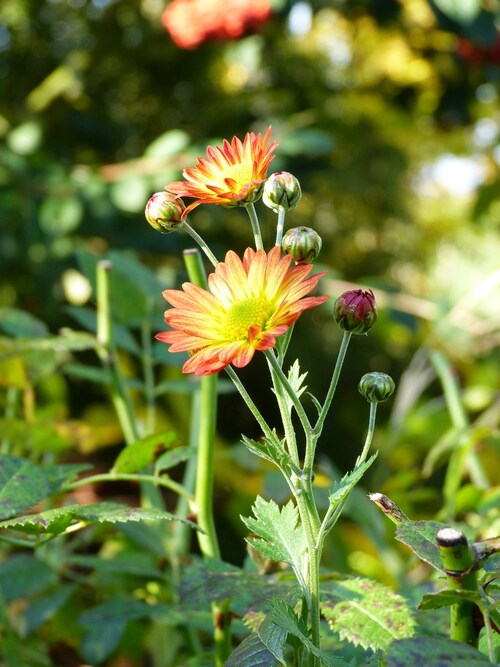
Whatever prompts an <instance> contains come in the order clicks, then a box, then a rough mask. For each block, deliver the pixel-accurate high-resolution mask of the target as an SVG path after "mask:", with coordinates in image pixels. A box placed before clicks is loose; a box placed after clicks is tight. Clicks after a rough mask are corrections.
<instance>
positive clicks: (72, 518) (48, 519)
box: [0, 502, 200, 535]
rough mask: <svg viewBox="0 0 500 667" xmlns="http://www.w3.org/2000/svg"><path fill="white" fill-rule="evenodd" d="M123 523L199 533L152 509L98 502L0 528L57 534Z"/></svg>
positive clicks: (3, 523) (12, 521)
mask: <svg viewBox="0 0 500 667" xmlns="http://www.w3.org/2000/svg"><path fill="white" fill-rule="evenodd" d="M127 521H180V522H181V523H185V524H187V525H189V526H191V528H195V529H197V530H200V528H198V527H197V526H196V525H195V524H194V523H192V522H191V521H187V520H186V519H180V518H178V517H176V516H175V515H173V514H170V512H165V511H164V510H159V509H155V508H142V507H128V506H127V505H122V504H120V503H113V502H102V503H93V504H90V505H66V506H65V507H56V508H54V509H50V510H46V511H45V512H40V513H38V514H28V515H26V516H21V517H16V518H14V519H8V520H6V521H1V522H0V528H10V529H15V530H19V531H21V532H23V533H28V534H32V535H41V534H50V535H60V534H61V533H64V532H65V531H66V530H67V529H68V528H69V527H70V526H72V527H73V526H76V525H77V524H81V527H82V528H83V527H84V526H85V525H87V524H89V523H123V522H127Z"/></svg>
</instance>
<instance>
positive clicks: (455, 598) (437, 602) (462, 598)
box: [418, 589, 481, 610]
mask: <svg viewBox="0 0 500 667" xmlns="http://www.w3.org/2000/svg"><path fill="white" fill-rule="evenodd" d="M458 602H474V604H479V603H480V602H481V596H480V595H479V593H478V592H477V591H467V590H463V589H457V590H445V591H439V592H438V593H426V594H425V595H424V596H423V597H422V600H421V602H420V604H419V605H418V608H419V609H423V610H428V609H440V608H441V607H449V606H450V605H452V604H457V603H458Z"/></svg>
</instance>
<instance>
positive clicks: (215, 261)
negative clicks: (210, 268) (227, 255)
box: [182, 221, 219, 266]
mask: <svg viewBox="0 0 500 667" xmlns="http://www.w3.org/2000/svg"><path fill="white" fill-rule="evenodd" d="M182 228H183V229H185V230H186V232H187V233H188V234H189V236H190V237H191V238H192V239H194V241H196V243H197V244H198V245H199V246H200V248H201V249H202V250H203V252H204V253H205V255H206V256H207V257H208V259H209V260H210V261H211V263H212V264H213V265H214V266H217V264H218V263H219V260H218V259H217V257H216V256H215V255H214V254H213V252H212V251H211V250H210V248H209V247H208V245H207V244H206V243H205V241H204V240H203V239H202V238H201V236H200V235H199V234H198V232H195V230H194V229H193V228H192V227H191V225H188V223H187V222H186V221H184V222H183V223H182Z"/></svg>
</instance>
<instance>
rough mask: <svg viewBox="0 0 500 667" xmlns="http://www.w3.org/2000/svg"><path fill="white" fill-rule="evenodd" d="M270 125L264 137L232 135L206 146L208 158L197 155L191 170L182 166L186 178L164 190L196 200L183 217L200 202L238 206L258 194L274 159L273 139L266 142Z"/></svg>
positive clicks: (269, 135) (249, 134)
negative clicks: (221, 143) (230, 139)
mask: <svg viewBox="0 0 500 667" xmlns="http://www.w3.org/2000/svg"><path fill="white" fill-rule="evenodd" d="M270 137H271V128H270V127H269V128H268V130H267V132H266V134H265V135H264V137H263V136H262V135H261V133H260V132H259V134H257V135H256V134H254V133H253V132H247V134H246V135H245V138H244V139H243V141H241V140H240V139H238V138H237V137H233V139H232V141H231V143H229V141H226V140H224V143H223V145H222V147H221V146H216V147H215V148H213V147H212V146H209V147H208V148H207V157H206V158H203V157H200V158H198V160H197V162H196V166H195V167H194V168H193V169H184V171H183V172H182V175H183V176H184V178H185V179H186V180H185V181H175V182H174V183H169V184H168V185H166V186H165V190H167V191H168V192H172V193H173V194H175V195H178V196H180V197H192V198H194V199H195V200H196V201H194V202H193V203H192V204H190V205H189V206H187V207H186V210H185V211H184V213H183V219H184V218H185V217H186V216H187V215H188V213H189V212H190V211H192V210H193V208H195V207H196V206H198V205H199V204H222V205H224V206H238V205H241V204H244V203H247V202H250V201H255V199H256V198H257V197H258V196H259V195H260V190H261V185H262V183H264V181H265V180H266V176H267V169H268V167H269V164H270V162H271V160H272V159H273V158H274V155H273V151H274V149H275V148H276V146H277V145H278V143H277V142H276V141H273V142H271V143H269V139H270Z"/></svg>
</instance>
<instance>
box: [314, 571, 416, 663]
mask: <svg viewBox="0 0 500 667" xmlns="http://www.w3.org/2000/svg"><path fill="white" fill-rule="evenodd" d="M321 611H322V613H323V615H324V616H325V618H326V619H327V620H328V623H329V625H330V627H331V629H332V630H334V631H335V632H338V633H339V635H340V637H341V638H342V639H345V640H347V641H349V642H350V643H352V644H354V645H355V646H357V645H361V646H363V647H364V648H371V649H372V650H374V651H376V650H378V649H386V648H387V647H388V646H389V644H391V642H393V641H394V640H395V639H402V638H405V637H411V636H412V635H413V633H414V629H413V628H414V625H415V621H414V619H413V615H412V613H411V610H410V608H409V606H408V605H407V604H406V602H405V600H404V599H403V598H402V597H401V596H400V595H398V594H397V593H395V592H394V591H393V590H392V589H390V588H388V587H387V586H384V585H382V584H379V583H378V582H376V581H372V580H370V579H363V578H356V579H346V580H345V581H342V582H341V583H335V584H333V587H332V589H331V590H329V591H328V592H325V593H322V602H321Z"/></svg>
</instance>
